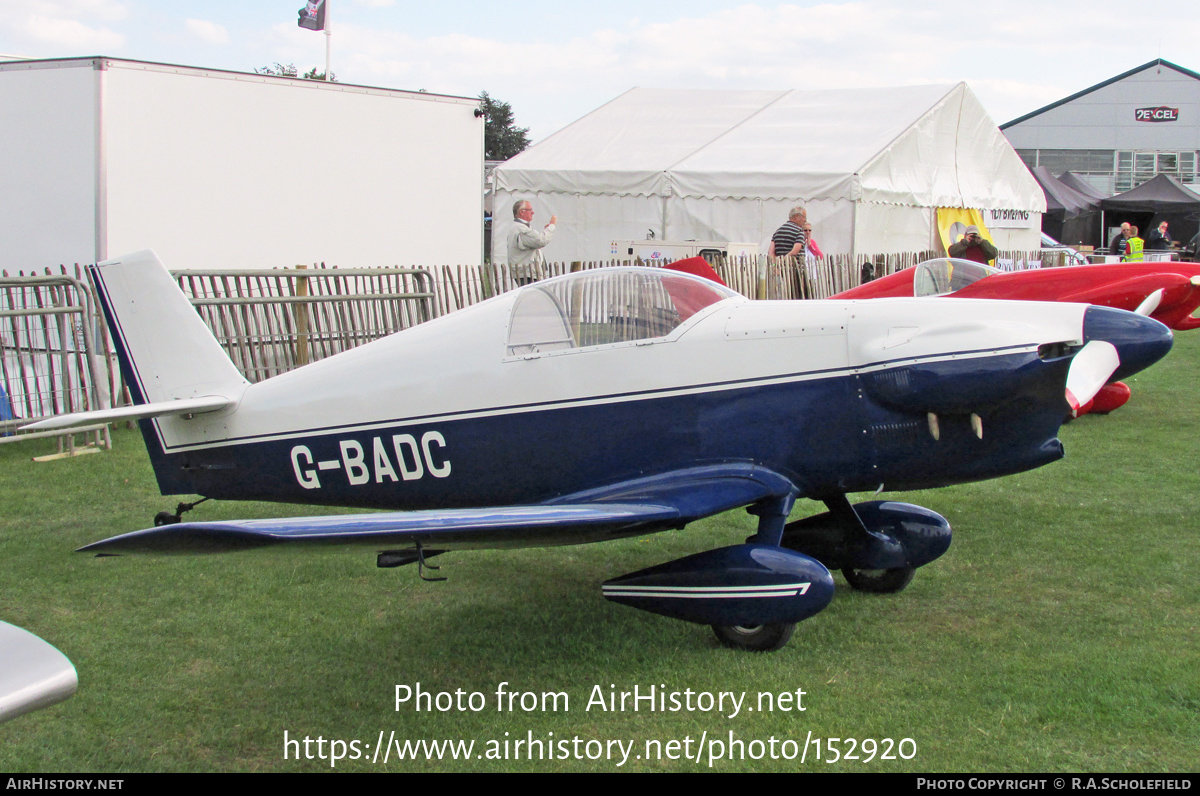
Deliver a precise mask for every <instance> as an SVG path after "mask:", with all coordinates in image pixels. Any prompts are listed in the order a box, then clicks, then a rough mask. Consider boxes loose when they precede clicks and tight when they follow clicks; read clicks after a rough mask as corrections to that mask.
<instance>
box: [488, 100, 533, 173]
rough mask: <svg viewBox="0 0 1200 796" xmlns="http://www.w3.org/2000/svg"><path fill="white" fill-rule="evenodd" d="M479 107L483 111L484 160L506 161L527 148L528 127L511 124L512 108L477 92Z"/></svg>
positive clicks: (505, 103)
mask: <svg viewBox="0 0 1200 796" xmlns="http://www.w3.org/2000/svg"><path fill="white" fill-rule="evenodd" d="M479 107H480V109H481V110H482V111H483V121H484V127H483V157H484V159H485V160H508V159H509V158H511V157H512V156H513V155H516V154H517V153H519V152H522V151H524V150H525V148H526V147H527V146H529V136H528V135H526V133H528V132H529V128H528V127H517V126H516V125H515V124H514V122H513V111H512V106H511V105H509V104H508V103H507V102H501V101H499V100H497V99H495V98H493V97H489V96H488V93H487V92H486V91H481V92H479Z"/></svg>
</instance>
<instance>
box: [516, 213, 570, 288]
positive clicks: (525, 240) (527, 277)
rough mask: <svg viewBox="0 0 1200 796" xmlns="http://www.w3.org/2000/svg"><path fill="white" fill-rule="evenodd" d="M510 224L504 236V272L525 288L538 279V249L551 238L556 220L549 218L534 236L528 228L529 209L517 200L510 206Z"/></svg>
mask: <svg viewBox="0 0 1200 796" xmlns="http://www.w3.org/2000/svg"><path fill="white" fill-rule="evenodd" d="M513 220H514V223H513V228H512V229H511V230H510V231H509V233H508V268H509V271H510V272H511V273H512V276H513V279H515V280H516V282H517V284H518V285H528V284H529V283H530V282H536V281H537V280H538V278H539V276H540V273H539V270H540V269H539V266H541V264H542V263H543V262H545V257H544V256H543V255H542V249H544V248H545V247H546V244H547V243H549V242H550V238H552V237H553V236H554V224H555V222H557V221H558V216H550V223H549V224H547V225H546V226H545V227H544V228H543V230H542V231H541V232H538V231H537V230H535V229H533V228H532V226H531V224H532V222H533V205H531V204H530V203H529V201H528V200H526V199H520V200H518V201H517V202H516V203H514V204H513Z"/></svg>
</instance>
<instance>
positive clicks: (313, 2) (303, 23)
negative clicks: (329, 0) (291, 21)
mask: <svg viewBox="0 0 1200 796" xmlns="http://www.w3.org/2000/svg"><path fill="white" fill-rule="evenodd" d="M296 24H297V25H299V26H300V27H302V28H308V29H309V30H325V0H308V3H307V5H305V6H304V8H302V9H300V20H299V21H298V22H297V23H296Z"/></svg>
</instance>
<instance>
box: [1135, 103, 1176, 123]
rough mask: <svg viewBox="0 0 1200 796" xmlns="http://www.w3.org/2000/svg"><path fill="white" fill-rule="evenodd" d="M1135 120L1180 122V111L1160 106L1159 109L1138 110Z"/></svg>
mask: <svg viewBox="0 0 1200 796" xmlns="http://www.w3.org/2000/svg"><path fill="white" fill-rule="evenodd" d="M1133 118H1134V119H1135V120H1137V121H1139V122H1175V121H1178V120H1179V109H1178V108H1168V107H1167V106H1165V105H1160V106H1158V107H1157V108H1138V109H1137V110H1135V111H1134V112H1133Z"/></svg>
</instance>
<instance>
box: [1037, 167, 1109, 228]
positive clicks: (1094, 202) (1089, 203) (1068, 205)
mask: <svg viewBox="0 0 1200 796" xmlns="http://www.w3.org/2000/svg"><path fill="white" fill-rule="evenodd" d="M1033 177H1034V179H1035V180H1037V181H1038V185H1040V186H1042V191H1043V193H1045V194H1046V212H1047V213H1055V214H1058V215H1061V216H1062V217H1063V218H1064V219H1071V218H1076V217H1078V216H1081V215H1084V214H1085V213H1091V212H1094V211H1096V210H1098V209H1099V207H1100V202H1099V200H1098V199H1093V198H1091V197H1090V196H1086V195H1084V194H1082V193H1080V192H1079V191H1077V190H1076V189H1074V188H1072V187H1070V186H1069V185H1066V184H1064V183H1063V182H1062V181H1061V180H1059V179H1058V178H1057V177H1055V176H1054V175H1053V174H1051V173H1050V169H1048V168H1046V167H1045V166H1037V167H1035V168H1034V169H1033Z"/></svg>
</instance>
